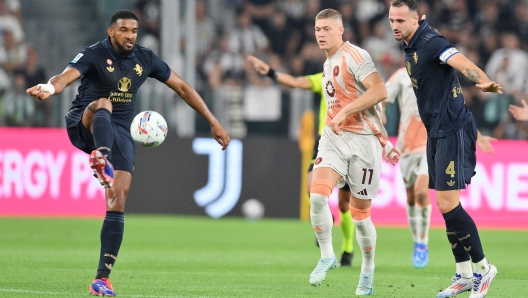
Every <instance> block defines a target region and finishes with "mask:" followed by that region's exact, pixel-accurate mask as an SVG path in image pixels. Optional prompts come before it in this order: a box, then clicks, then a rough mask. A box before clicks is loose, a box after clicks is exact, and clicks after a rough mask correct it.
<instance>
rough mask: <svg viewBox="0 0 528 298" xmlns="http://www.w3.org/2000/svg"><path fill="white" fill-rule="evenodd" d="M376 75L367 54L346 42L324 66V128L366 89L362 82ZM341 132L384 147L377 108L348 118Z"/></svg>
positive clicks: (382, 128)
mask: <svg viewBox="0 0 528 298" xmlns="http://www.w3.org/2000/svg"><path fill="white" fill-rule="evenodd" d="M374 72H378V71H377V69H376V67H375V66H374V62H373V61H372V58H371V57H370V55H369V53H368V52H367V51H365V50H364V49H362V48H360V47H357V46H355V45H353V44H351V43H349V42H348V41H347V42H345V43H344V44H343V46H342V47H341V48H340V49H339V50H338V51H337V52H336V53H335V54H334V56H332V58H330V59H327V60H326V62H325V64H324V72H323V89H324V96H325V100H326V105H327V112H326V119H325V123H326V125H330V122H331V121H332V119H333V118H334V117H335V115H336V114H337V113H339V111H340V110H341V109H342V108H343V107H344V106H346V105H347V104H348V103H350V102H352V101H354V100H356V99H358V98H359V97H360V96H361V95H363V93H365V92H366V91H367V88H365V86H363V84H362V82H363V80H365V79H366V78H367V77H368V76H369V75H370V74H371V73H374ZM341 129H342V130H344V131H349V132H353V133H357V134H374V135H376V136H377V137H378V139H379V141H380V143H381V145H382V146H383V147H385V144H386V142H387V131H386V130H385V127H384V126H383V124H382V121H381V104H378V105H375V106H373V107H371V108H368V109H366V110H363V111H361V112H358V113H356V114H351V115H348V116H347V117H346V119H345V121H344V122H343V124H342V125H341Z"/></svg>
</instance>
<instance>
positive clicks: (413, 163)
mask: <svg viewBox="0 0 528 298" xmlns="http://www.w3.org/2000/svg"><path fill="white" fill-rule="evenodd" d="M400 170H401V173H402V176H403V183H404V184H405V188H408V187H411V186H413V185H414V183H415V182H416V178H417V177H418V176H420V175H425V176H429V170H428V168H427V154H426V153H425V152H421V153H413V154H406V155H402V156H401V157H400Z"/></svg>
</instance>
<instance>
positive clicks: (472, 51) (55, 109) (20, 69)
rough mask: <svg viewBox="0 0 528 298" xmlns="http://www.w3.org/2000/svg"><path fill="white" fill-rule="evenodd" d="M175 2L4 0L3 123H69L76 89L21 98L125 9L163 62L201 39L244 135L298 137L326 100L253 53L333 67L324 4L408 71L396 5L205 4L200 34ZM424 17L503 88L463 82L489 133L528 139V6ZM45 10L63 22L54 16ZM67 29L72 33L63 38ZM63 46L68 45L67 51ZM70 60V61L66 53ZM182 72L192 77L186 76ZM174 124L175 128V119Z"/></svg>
mask: <svg viewBox="0 0 528 298" xmlns="http://www.w3.org/2000/svg"><path fill="white" fill-rule="evenodd" d="M164 1H167V0H139V1H138V0H92V1H84V2H82V3H80V2H77V1H75V0H0V41H1V44H0V65H1V68H0V98H1V100H0V103H1V106H3V108H0V118H1V120H0V123H3V125H33V126H63V125H64V124H63V120H62V118H63V114H64V111H65V110H66V109H67V108H68V107H69V106H68V105H69V103H70V102H71V100H72V99H73V96H74V95H75V93H76V90H75V89H74V88H75V86H74V87H73V88H70V89H72V91H69V92H66V93H65V94H64V95H63V98H62V99H61V100H55V99H52V100H50V101H46V102H37V101H32V102H31V103H29V102H26V101H25V99H20V103H18V101H16V102H17V104H14V101H13V99H14V98H19V97H20V98H22V97H23V96H22V93H23V92H21V90H23V89H24V88H27V86H32V85H34V84H36V83H44V82H46V81H47V80H48V79H49V78H48V77H47V74H52V73H56V72H60V71H62V69H63V68H64V67H65V66H66V65H67V63H68V62H69V60H71V59H72V58H73V57H74V56H75V55H76V51H79V50H81V49H82V47H83V46H86V45H89V44H91V43H94V42H95V41H97V40H101V39H103V38H104V37H105V36H104V30H105V29H106V27H107V26H108V19H109V16H110V15H111V14H112V13H113V12H114V11H115V10H117V9H121V8H125V9H132V10H134V11H135V12H136V13H137V15H138V17H139V20H140V34H139V39H138V43H139V44H141V45H143V46H147V47H149V48H152V49H153V51H154V52H156V53H157V54H158V55H160V56H162V58H164V59H165V57H167V55H181V58H180V59H179V60H175V61H181V62H180V63H183V62H184V61H185V55H186V53H185V49H186V46H185V45H186V44H187V43H189V42H193V43H194V49H195V53H194V55H193V57H194V59H193V60H194V61H195V63H194V65H195V69H196V70H195V74H196V75H195V76H196V79H195V80H194V81H195V84H196V87H197V90H198V91H199V92H200V94H201V95H202V97H204V99H205V100H206V102H207V103H208V104H209V105H210V106H211V107H212V108H213V112H215V114H217V115H218V117H219V119H222V121H223V122H224V125H225V124H226V123H228V124H229V125H227V126H228V127H230V130H232V131H234V132H235V135H238V136H239V137H245V136H247V135H258V134H271V135H277V136H280V135H283V136H289V137H291V138H292V139H295V137H296V133H295V131H296V125H298V124H296V121H297V119H299V116H300V114H301V113H303V112H304V111H305V109H306V108H307V107H308V108H311V109H314V110H317V109H318V108H319V98H318V95H316V94H314V95H313V96H310V99H309V100H308V102H306V103H303V104H299V103H298V101H304V100H305V94H301V93H299V94H296V93H295V92H293V93H292V92H291V90H288V89H287V88H281V87H278V86H277V84H275V83H274V82H273V81H271V80H270V79H269V78H267V77H263V76H260V75H258V74H257V73H256V72H254V71H253V70H252V69H251V68H248V67H247V65H246V62H245V57H246V56H247V55H255V56H257V57H258V58H259V59H262V60H264V61H267V62H268V63H270V64H271V65H272V66H273V67H274V68H275V69H277V70H280V71H284V72H288V73H291V74H294V75H307V74H314V73H317V72H320V71H322V66H323V63H324V61H325V59H326V57H325V55H324V52H322V51H321V50H319V47H318V46H317V43H316V42H315V32H314V18H315V15H316V14H317V13H318V12H319V11H320V10H322V9H324V8H334V9H337V10H339V11H340V12H341V13H342V14H343V21H344V27H345V32H344V39H345V40H348V41H350V42H351V43H353V44H356V45H358V46H360V47H363V48H364V49H366V50H367V51H369V53H370V54H371V56H372V58H373V60H374V62H375V63H376V65H377V67H378V70H379V72H380V73H381V75H382V77H383V78H384V79H387V78H388V77H390V75H391V74H392V73H393V72H394V71H396V70H397V69H398V68H400V67H401V66H402V65H403V60H402V51H401V45H400V44H399V43H398V42H395V41H394V39H393V37H392V33H391V29H390V26H389V22H388V21H387V14H388V8H389V3H390V1H389V0H351V1H350V0H348V1H345V0H324V1H323V0H195V2H194V3H195V4H194V5H195V6H194V7H195V10H194V11H195V17H194V18H191V19H192V20H193V21H194V22H195V23H194V26H193V27H194V29H193V30H194V31H193V35H192V36H189V35H188V34H187V31H188V29H189V28H190V27H189V26H188V24H187V21H188V17H187V15H186V14H185V13H186V5H188V3H190V1H192V0H188V1H183V0H179V1H178V0H172V1H177V2H178V7H179V9H177V10H174V11H166V10H164V5H166V3H165V2H164ZM164 3H165V4H164ZM418 10H419V13H420V15H422V14H425V15H427V21H428V22H429V24H430V25H431V26H433V27H434V28H436V29H437V30H438V31H439V32H440V33H441V34H442V35H444V36H445V37H446V38H448V39H449V40H450V41H451V42H452V43H453V44H455V45H456V47H457V48H458V49H459V50H460V51H461V52H462V53H464V54H465V55H467V56H468V57H470V59H471V60H472V61H475V62H476V64H477V65H478V66H479V67H481V68H483V69H485V70H486V73H487V75H488V76H489V77H490V78H491V79H492V80H496V81H497V82H499V83H501V84H502V85H503V86H504V91H505V92H504V94H502V95H498V94H485V93H482V92H478V91H477V90H476V89H475V88H474V84H473V83H472V82H470V81H468V80H467V79H465V77H464V76H459V79H460V82H461V85H462V86H463V92H464V95H465V98H466V101H467V105H468V107H469V109H470V110H471V111H472V112H473V114H474V116H475V118H476V120H477V123H478V126H479V128H480V129H481V130H482V131H483V132H484V133H486V134H490V135H493V136H495V137H499V138H515V139H527V138H528V129H527V127H526V125H525V124H524V123H519V122H517V121H515V120H514V119H513V118H511V117H510V115H509V113H508V111H507V107H508V105H509V104H516V105H520V100H521V99H523V98H526V94H528V87H527V81H528V73H527V71H528V52H527V50H528V2H527V1H521V0H514V1H499V0H491V1H483V0H441V1H434V0H422V1H419V8H418ZM46 11H51V12H53V13H54V14H57V15H58V16H60V17H57V18H56V19H54V20H46ZM51 12H50V13H51ZM86 14H90V15H92V16H93V18H92V19H90V20H89V21H90V26H89V27H90V30H86V28H87V27H86V26H85V25H84V24H86V23H83V21H80V20H81V19H85V17H84V16H85V15H86ZM81 16H83V17H81ZM164 16H170V17H171V18H176V19H177V20H178V24H180V25H179V27H178V28H174V30H172V31H171V32H172V33H173V35H174V36H173V38H175V39H177V42H178V43H179V44H180V48H181V49H180V52H179V53H163V52H162V46H163V44H164V43H167V42H169V41H168V40H167V37H166V35H165V36H164V35H163V23H164V22H163V20H164V19H163V17H164ZM57 23H58V25H56V24H57ZM59 26H60V27H59ZM63 27H64V28H68V30H69V31H60V29H61V28H63ZM24 30H25V31H24ZM54 31H57V33H56V34H54ZM171 38H172V37H171ZM27 41H30V42H31V43H30V44H28V43H27ZM68 42H69V43H68ZM60 44H65V45H66V49H63V48H61V47H60ZM72 46H75V48H72ZM57 52H59V54H57ZM61 53H64V55H68V56H67V57H62V54H61ZM39 56H40V57H41V58H42V59H41V60H40V61H41V62H42V65H40V64H39V62H38V61H39V59H38V57H39ZM59 58H62V60H60V59H59ZM178 69H179V70H181V69H183V66H182V67H180V68H178ZM44 70H46V71H44ZM180 75H182V77H184V79H185V76H186V75H187V72H185V73H181V74H180ZM21 86H23V87H21ZM153 86H154V87H153V88H154V89H156V88H155V85H153ZM255 90H257V92H256V91H255ZM277 92H278V93H277ZM152 94H154V93H152V92H146V93H145V94H140V97H146V96H148V97H149V98H148V100H146V101H144V102H145V104H142V105H141V108H149V104H150V103H152V102H156V100H151V99H152V98H151V97H152V96H153V95H152ZM276 94H278V96H279V98H278V99H277V98H275V97H276ZM156 96H157V95H156ZM139 99H140V100H141V98H139ZM259 100H261V101H262V102H264V103H268V105H269V106H267V107H266V106H265V107H264V108H266V109H268V108H269V110H267V112H266V113H269V114H267V115H268V116H267V117H268V118H266V117H264V118H265V120H262V121H258V120H255V119H258V117H257V118H255V115H261V116H262V115H265V113H263V111H260V110H256V111H252V110H251V109H263V106H260V105H258V104H257V103H258V101H259ZM294 101H295V102H294ZM137 107H139V105H138V106H137ZM151 108H152V107H151ZM2 111H3V112H2ZM174 115H177V113H169V112H166V113H165V116H166V117H167V118H171V117H175V116H174ZM270 115H275V116H276V115H280V116H279V118H274V117H271V116H270ZM316 115H317V111H316ZM21 117H22V118H24V119H21ZM387 117H388V124H387V130H388V131H389V132H390V133H391V134H397V131H398V127H397V123H398V122H397V121H391V118H392V119H396V118H397V117H398V110H397V109H389V110H387ZM25 118H27V119H25ZM198 118H199V117H198ZM200 121H201V120H200V119H197V120H196V122H195V123H189V124H188V125H194V126H196V134H207V133H208V126H207V125H203V123H201V122H200ZM169 123H173V124H172V125H174V123H175V122H174V121H170V119H169Z"/></svg>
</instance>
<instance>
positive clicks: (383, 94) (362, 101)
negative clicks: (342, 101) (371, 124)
mask: <svg viewBox="0 0 528 298" xmlns="http://www.w3.org/2000/svg"><path fill="white" fill-rule="evenodd" d="M361 83H362V84H363V86H365V88H367V91H366V92H365V93H363V95H361V97H359V98H358V99H356V100H354V101H352V102H350V103H349V104H347V105H346V106H345V107H344V108H343V109H342V110H341V111H339V113H337V115H335V117H334V118H333V119H332V121H331V122H330V127H331V128H332V131H333V132H334V133H335V134H337V135H341V129H339V126H340V125H341V123H343V121H345V118H346V116H348V115H350V114H355V113H358V112H360V111H363V110H366V109H368V108H370V107H373V106H375V105H377V104H378V103H379V102H380V101H382V100H384V99H386V98H387V88H386V87H385V83H384V82H383V80H382V79H381V76H380V74H379V73H377V72H373V73H371V74H370V75H368V76H367V77H366V78H365V79H364V80H363V81H362V82H361Z"/></svg>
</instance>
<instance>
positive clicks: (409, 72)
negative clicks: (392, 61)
mask: <svg viewBox="0 0 528 298" xmlns="http://www.w3.org/2000/svg"><path fill="white" fill-rule="evenodd" d="M405 66H406V68H407V73H408V74H409V75H411V63H410V62H409V61H407V62H405Z"/></svg>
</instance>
